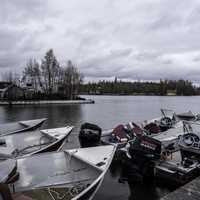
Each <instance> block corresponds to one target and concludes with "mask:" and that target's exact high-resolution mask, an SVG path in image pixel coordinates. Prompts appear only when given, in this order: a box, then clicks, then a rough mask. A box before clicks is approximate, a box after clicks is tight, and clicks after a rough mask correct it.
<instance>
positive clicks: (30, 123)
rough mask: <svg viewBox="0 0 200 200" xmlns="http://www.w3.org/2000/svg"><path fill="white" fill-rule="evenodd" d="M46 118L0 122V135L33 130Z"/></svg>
mask: <svg viewBox="0 0 200 200" xmlns="http://www.w3.org/2000/svg"><path fill="white" fill-rule="evenodd" d="M46 120H47V119H46V118H42V119H34V120H27V121H19V122H11V123H6V124H0V136H2V135H10V134H14V133H21V132H25V131H30V130H34V129H36V128H38V127H40V126H41V125H42V124H43V123H44V122H45V121H46Z"/></svg>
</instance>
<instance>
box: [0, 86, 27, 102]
mask: <svg viewBox="0 0 200 200" xmlns="http://www.w3.org/2000/svg"><path fill="white" fill-rule="evenodd" d="M23 98H24V90H23V89H22V88H20V87H18V86H17V85H15V84H13V83H11V82H0V100H18V99H23Z"/></svg>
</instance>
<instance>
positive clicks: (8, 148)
mask: <svg viewBox="0 0 200 200" xmlns="http://www.w3.org/2000/svg"><path fill="white" fill-rule="evenodd" d="M72 129H73V127H72V126H66V127H61V128H53V129H44V130H35V131H27V132H23V133H20V134H18V133H16V134H10V135H5V136H0V159H2V160H3V159H8V158H17V157H23V156H30V155H33V154H37V153H43V152H48V151H56V150H58V149H59V148H60V147H61V145H62V144H63V142H64V141H65V139H66V138H67V137H68V136H69V134H70V133H71V131H72Z"/></svg>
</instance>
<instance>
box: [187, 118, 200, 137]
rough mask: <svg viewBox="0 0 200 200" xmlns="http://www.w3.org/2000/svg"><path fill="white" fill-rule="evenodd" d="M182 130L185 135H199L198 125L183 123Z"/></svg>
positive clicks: (199, 127)
mask: <svg viewBox="0 0 200 200" xmlns="http://www.w3.org/2000/svg"><path fill="white" fill-rule="evenodd" d="M183 129H184V132H185V133H195V134H198V135H200V124H199V123H195V122H188V121H187V122H186V121H184V122H183Z"/></svg>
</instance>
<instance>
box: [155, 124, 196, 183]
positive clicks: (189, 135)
mask: <svg viewBox="0 0 200 200" xmlns="http://www.w3.org/2000/svg"><path fill="white" fill-rule="evenodd" d="M183 124H184V134H182V135H180V136H179V137H178V142H177V143H178V146H179V151H176V152H169V151H166V152H163V154H164V156H162V159H161V160H160V161H159V162H158V163H157V165H156V167H155V173H156V176H157V177H159V179H161V178H162V179H166V180H168V181H169V182H173V183H175V184H178V185H183V184H185V183H187V182H189V181H191V180H192V179H194V178H195V177H197V176H199V175H200V124H199V123H197V122H188V121H183Z"/></svg>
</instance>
